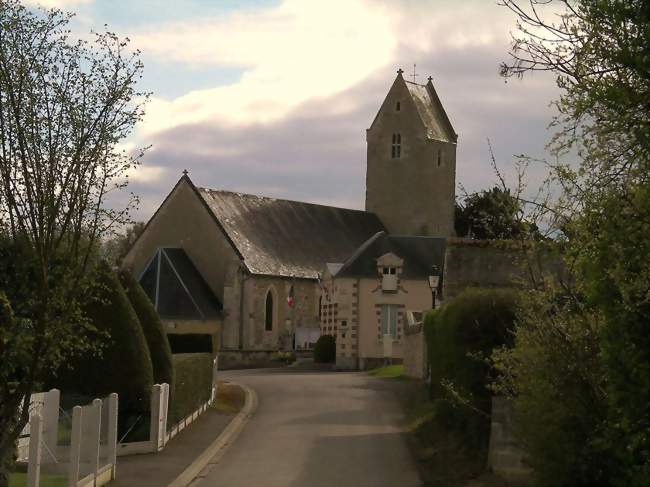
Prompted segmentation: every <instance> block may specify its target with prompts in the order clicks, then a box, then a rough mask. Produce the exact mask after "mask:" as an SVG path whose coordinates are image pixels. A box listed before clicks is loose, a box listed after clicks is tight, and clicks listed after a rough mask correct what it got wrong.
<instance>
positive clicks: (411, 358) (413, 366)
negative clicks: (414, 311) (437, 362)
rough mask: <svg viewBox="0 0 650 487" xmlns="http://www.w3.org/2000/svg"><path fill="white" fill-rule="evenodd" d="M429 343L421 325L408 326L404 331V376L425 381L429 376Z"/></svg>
mask: <svg viewBox="0 0 650 487" xmlns="http://www.w3.org/2000/svg"><path fill="white" fill-rule="evenodd" d="M427 369H428V364H427V343H426V337H425V336H424V327H423V325H422V324H421V323H420V324H418V325H415V326H406V329H405V331H404V375H406V376H407V377H415V378H417V379H425V378H426V376H427Z"/></svg>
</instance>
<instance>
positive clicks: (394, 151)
mask: <svg viewBox="0 0 650 487" xmlns="http://www.w3.org/2000/svg"><path fill="white" fill-rule="evenodd" d="M390 153H391V156H392V158H393V159H399V158H400V157H401V156H402V134H393V144H392V145H391V152H390Z"/></svg>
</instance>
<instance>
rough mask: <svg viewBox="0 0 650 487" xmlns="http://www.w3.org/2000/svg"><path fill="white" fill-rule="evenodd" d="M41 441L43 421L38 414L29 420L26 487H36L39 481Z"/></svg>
mask: <svg viewBox="0 0 650 487" xmlns="http://www.w3.org/2000/svg"><path fill="white" fill-rule="evenodd" d="M41 441H43V419H42V418H41V415H40V414H33V415H32V416H31V417H30V418H29V460H28V461H29V463H28V465H27V487H38V485H39V483H40V480H41Z"/></svg>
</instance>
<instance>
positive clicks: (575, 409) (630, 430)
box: [497, 0, 650, 486]
mask: <svg viewBox="0 0 650 487" xmlns="http://www.w3.org/2000/svg"><path fill="white" fill-rule="evenodd" d="M502 4H503V5H505V6H506V7H507V8H509V9H511V10H512V11H513V12H515V13H516V14H517V16H518V32H517V33H516V34H515V39H514V41H513V46H512V51H511V53H512V60H511V61H510V62H507V63H504V64H503V66H502V74H503V75H504V76H507V77H509V76H515V77H521V76H523V75H524V74H525V73H528V72H532V71H550V72H553V73H554V74H555V75H556V80H557V84H558V86H559V87H560V88H561V90H562V91H561V95H560V98H559V99H558V100H557V102H556V103H555V105H556V107H557V109H558V116H557V117H556V118H555V120H554V126H555V128H556V130H557V132H556V135H555V137H554V139H553V141H552V148H553V149H554V150H555V153H556V155H557V156H558V158H559V159H560V160H561V158H563V157H564V156H566V155H567V154H568V153H569V151H573V152H574V153H576V154H578V156H579V160H578V162H577V163H576V164H573V165H569V164H566V163H555V164H552V165H551V171H552V173H551V176H552V178H553V180H554V181H555V182H557V183H558V184H559V185H560V187H561V189H562V196H561V198H560V200H559V201H558V204H557V205H556V206H555V207H554V208H549V211H551V212H553V213H555V214H556V216H557V215H559V216H560V218H556V219H557V220H558V221H562V222H564V225H565V229H566V235H568V236H569V237H570V238H568V241H567V259H566V261H567V266H569V267H570V268H571V269H572V270H573V273H574V276H575V282H574V283H573V285H572V286H566V285H565V286H562V287H557V286H555V287H553V286H550V287H549V288H547V289H541V290H539V291H538V292H539V293H541V295H535V294H532V295H531V296H530V297H529V298H530V299H529V302H528V305H527V306H524V307H523V308H522V309H523V310H524V312H523V314H522V316H521V319H520V320H519V326H518V328H517V331H516V346H515V348H514V349H513V350H512V351H510V352H504V353H503V354H501V355H499V356H498V357H497V363H498V364H499V368H500V370H501V371H502V377H504V378H507V380H505V381H502V384H501V385H506V386H507V387H506V389H508V388H510V394H512V395H513V397H515V406H516V409H517V412H518V413H517V415H518V424H519V425H520V431H521V432H522V438H523V440H524V443H525V445H526V447H527V448H528V449H529V452H531V460H532V462H533V464H534V465H535V466H536V467H537V469H536V471H537V474H538V477H539V479H540V480H541V481H542V484H543V485H559V486H563V485H618V486H641V485H647V479H648V478H650V333H649V332H648V322H649V319H650V298H649V296H650V292H649V289H650V238H649V237H648V236H649V235H650V232H649V230H650V218H649V215H650V29H648V25H650V4H649V3H648V2H647V1H645V0H629V1H621V0H528V1H526V2H524V1H517V0H502ZM544 398H547V399H544ZM556 400H557V401H561V403H560V406H561V407H553V406H552V404H553V402H554V401H556ZM535 401H538V402H539V407H537V406H536V405H535ZM543 405H547V406H550V409H549V411H553V414H551V415H547V417H548V418H549V419H550V420H552V421H550V422H549V423H547V424H546V425H545V426H544V427H542V425H541V424H540V422H539V420H540V418H541V412H542V408H543ZM527 421H530V423H528V426H531V425H532V426H531V427H526V422H527ZM569 437H570V439H569V441H565V439H566V438H569ZM558 445H562V446H561V448H559V449H558ZM553 450H555V451H553Z"/></svg>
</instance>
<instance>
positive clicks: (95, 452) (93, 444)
mask: <svg viewBox="0 0 650 487" xmlns="http://www.w3.org/2000/svg"><path fill="white" fill-rule="evenodd" d="M91 418H92V419H91V421H90V422H89V426H90V434H89V435H88V440H89V445H88V452H89V453H90V454H91V455H92V456H91V457H90V465H91V467H92V470H93V476H94V477H95V478H96V477H97V471H98V470H99V443H100V438H101V434H102V400H101V399H95V400H93V404H92V416H91Z"/></svg>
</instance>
